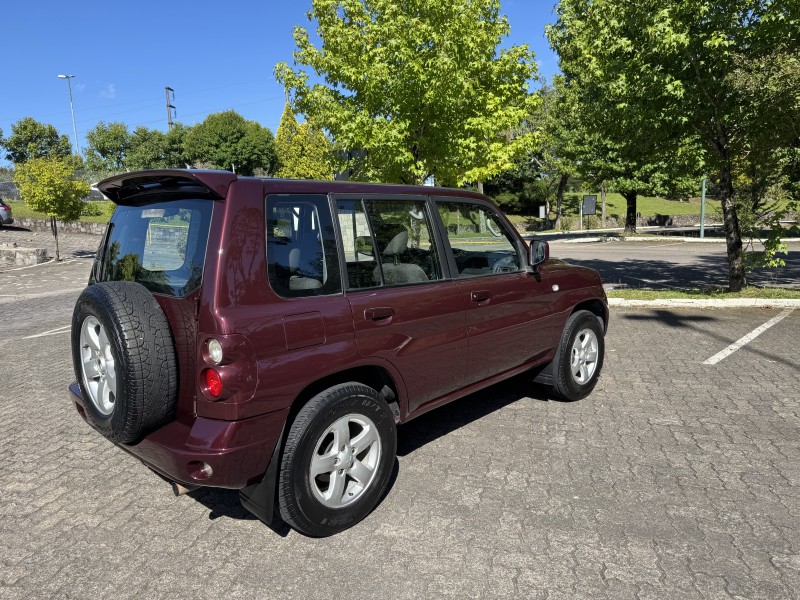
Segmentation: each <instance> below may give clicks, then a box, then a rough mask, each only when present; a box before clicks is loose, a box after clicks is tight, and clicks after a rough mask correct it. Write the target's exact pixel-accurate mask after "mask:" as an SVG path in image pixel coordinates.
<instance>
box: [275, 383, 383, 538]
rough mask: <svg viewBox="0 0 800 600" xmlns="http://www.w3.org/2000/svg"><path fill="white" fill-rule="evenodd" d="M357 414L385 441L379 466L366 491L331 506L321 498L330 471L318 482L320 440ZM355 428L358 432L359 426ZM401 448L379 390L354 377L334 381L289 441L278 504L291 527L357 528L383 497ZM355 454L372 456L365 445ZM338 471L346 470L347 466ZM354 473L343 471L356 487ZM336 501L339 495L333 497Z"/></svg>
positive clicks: (315, 533)
mask: <svg viewBox="0 0 800 600" xmlns="http://www.w3.org/2000/svg"><path fill="white" fill-rule="evenodd" d="M351 417H353V418H356V419H358V418H365V419H366V420H368V421H370V422H371V423H372V424H374V426H375V433H376V434H377V439H378V440H379V442H380V446H379V452H378V454H379V457H378V458H376V459H375V460H376V465H375V467H374V471H373V475H372V476H371V479H370V480H369V483H368V484H367V485H365V486H363V490H362V491H359V492H358V493H357V495H356V498H355V499H354V500H353V501H352V502H351V503H349V504H346V505H344V506H339V507H332V506H327V505H325V504H323V501H322V500H321V499H320V497H319V491H320V486H324V485H325V477H326V475H324V474H323V475H320V476H318V477H317V478H315V479H314V480H313V483H312V479H311V477H310V475H311V461H312V458H313V457H314V454H315V452H316V451H317V450H318V445H319V444H325V443H326V442H325V440H327V439H328V438H327V437H325V436H327V435H330V436H333V435H334V434H333V433H330V434H329V433H327V432H328V431H329V430H330V428H331V427H333V426H334V424H335V423H340V422H342V420H346V419H350V418H351ZM355 429H356V433H357V434H358V433H359V432H358V431H357V429H358V426H355ZM350 431H351V432H352V429H351V430H350ZM349 436H350V434H348V440H347V444H348V445H349V444H350V443H351V441H352V442H355V441H356V440H357V439H358V435H355V436H353V437H352V439H351V438H350V437H349ZM333 440H335V438H332V440H331V446H332V444H333ZM337 446H338V444H337ZM331 451H332V452H333V453H334V454H335V453H336V452H337V451H336V450H335V449H333V448H331ZM396 453H397V429H396V427H395V423H394V417H393V415H392V412H391V410H390V409H389V406H388V405H387V404H386V402H385V401H384V400H383V399H381V397H380V396H379V395H378V393H377V392H376V391H375V390H374V389H372V388H371V387H368V386H366V385H362V384H360V383H356V382H349V383H344V384H340V385H336V386H333V387H331V388H329V389H327V390H325V391H324V392H322V393H320V394H318V395H316V396H314V397H313V398H312V399H311V400H310V401H309V402H308V404H306V405H305V406H303V408H302V409H300V412H299V413H298V414H297V416H296V417H295V419H294V421H293V422H292V426H291V429H290V430H289V434H288V437H287V439H286V444H285V446H284V451H283V457H282V459H281V470H280V475H279V478H278V507H279V510H280V514H281V517H282V518H283V520H284V521H286V523H288V524H289V525H290V526H291V527H293V528H294V529H296V530H297V531H299V532H300V533H303V534H305V535H308V536H311V537H324V536H328V535H333V534H335V533H338V532H340V531H343V530H345V529H347V528H348V527H352V526H353V525H355V524H356V523H358V522H359V521H361V520H362V519H363V518H364V517H366V516H367V515H368V514H369V513H370V512H371V511H372V509H373V508H375V506H376V504H377V503H378V502H379V501H380V499H381V498H382V497H383V494H384V492H385V490H386V486H387V484H388V482H389V478H390V476H391V472H392V469H393V467H394V462H395V455H396ZM327 454H331V452H328V453H327ZM318 456H319V455H318ZM339 456H341V454H340V455H339ZM354 457H355V459H357V460H359V461H361V460H366V458H365V454H364V453H363V452H362V451H361V450H359V451H357V452H356V454H355V455H354ZM367 458H368V457H367ZM337 460H339V459H337ZM345 462H346V459H343V463H345ZM350 464H351V465H352V462H351V463H350ZM334 470H335V469H334ZM343 470H347V469H343ZM338 472H339V473H342V470H340V471H338ZM349 473H350V471H349V470H347V474H345V475H344V476H342V477H343V481H345V482H346V483H345V484H344V485H345V486H356V488H355V489H357V487H358V485H359V483H358V481H357V480H356V479H355V478H354V477H353V476H351V475H350V474H349ZM328 483H329V485H330V488H329V489H328V491H331V490H332V488H333V483H332V482H331V481H330V479H329V480H328ZM312 486H314V489H312ZM348 489H350V488H349V487H345V488H344V493H343V496H344V497H346V496H347V490H348ZM323 491H324V490H323ZM331 501H332V502H336V501H337V500H336V498H333V499H332V500H331Z"/></svg>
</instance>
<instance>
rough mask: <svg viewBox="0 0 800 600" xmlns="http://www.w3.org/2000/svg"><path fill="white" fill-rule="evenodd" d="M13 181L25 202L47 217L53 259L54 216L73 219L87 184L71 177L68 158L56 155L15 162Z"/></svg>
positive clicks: (86, 193)
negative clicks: (49, 226)
mask: <svg viewBox="0 0 800 600" xmlns="http://www.w3.org/2000/svg"><path fill="white" fill-rule="evenodd" d="M14 183H15V184H16V186H17V188H18V189H19V195H20V197H21V198H22V200H23V201H24V202H25V204H27V205H28V206H30V207H31V208H32V209H34V210H36V211H39V212H43V213H45V214H46V215H47V216H49V217H50V221H51V227H52V229H53V235H54V236H55V238H56V259H57V260H60V258H61V257H60V256H59V250H58V225H57V223H56V219H59V220H61V221H74V220H75V219H77V218H78V217H80V215H81V209H82V207H83V198H85V197H86V196H88V195H89V184H88V183H86V182H84V181H80V180H78V179H76V178H75V175H74V168H73V164H71V162H70V161H69V160H65V159H60V158H56V157H42V158H31V159H30V160H27V161H26V162H24V163H22V164H18V165H17V167H16V169H15V173H14Z"/></svg>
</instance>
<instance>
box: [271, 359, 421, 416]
mask: <svg viewBox="0 0 800 600" xmlns="http://www.w3.org/2000/svg"><path fill="white" fill-rule="evenodd" d="M349 381H355V382H357V383H362V384H364V385H366V386H369V387H371V388H372V389H374V390H375V391H376V392H378V393H379V394H380V395H381V397H382V398H384V400H386V401H387V402H392V401H397V403H398V406H399V407H400V411H401V414H405V411H404V410H403V408H404V398H403V394H402V390H400V389H399V386H398V385H397V383H396V382H395V379H394V377H393V376H392V374H391V373H390V372H389V370H388V369H386V368H384V367H382V366H380V365H375V364H369V365H362V366H358V367H353V368H351V369H345V370H343V371H337V372H335V373H330V374H328V375H325V376H324V377H321V378H319V379H317V380H316V381H314V382H312V383H310V384H308V385H307V386H306V387H305V388H303V390H302V391H301V392H300V393H299V394H298V395H297V396H296V397H295V399H294V402H292V406H291V407H290V409H289V415H288V416H287V418H286V422H287V423H291V422H292V420H293V419H294V417H295V416H296V415H297V413H298V412H299V411H300V409H301V408H303V406H305V404H306V403H307V402H308V401H309V400H311V398H313V397H314V396H316V395H317V394H319V393H320V392H322V391H324V390H327V389H328V388H330V387H332V386H334V385H338V384H340V383H347V382H349ZM384 387H387V388H388V390H389V391H388V392H386V393H381V392H382V390H383V389H384Z"/></svg>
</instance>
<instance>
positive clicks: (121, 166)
mask: <svg viewBox="0 0 800 600" xmlns="http://www.w3.org/2000/svg"><path fill="white" fill-rule="evenodd" d="M86 142H87V144H88V146H87V147H86V149H85V150H84V156H85V157H86V166H87V167H88V168H89V170H90V171H96V172H115V171H117V172H118V171H124V170H125V168H126V166H125V159H126V157H127V153H128V148H129V147H130V144H131V134H130V132H129V131H128V126H127V125H125V123H119V122H114V123H106V122H104V121H100V122H99V123H98V124H97V125H95V126H94V127H93V128H92V129H90V130H89V132H88V133H87V134H86Z"/></svg>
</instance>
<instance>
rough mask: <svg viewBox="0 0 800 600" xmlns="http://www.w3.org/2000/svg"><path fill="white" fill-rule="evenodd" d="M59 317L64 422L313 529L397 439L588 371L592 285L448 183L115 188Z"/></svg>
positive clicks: (328, 528)
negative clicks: (528, 387) (456, 413)
mask: <svg viewBox="0 0 800 600" xmlns="http://www.w3.org/2000/svg"><path fill="white" fill-rule="evenodd" d="M98 187H99V188H100V189H101V190H102V191H103V193H105V194H106V195H107V196H108V197H109V198H111V199H112V200H114V202H115V203H116V204H117V208H116V210H115V212H114V215H113V217H112V218H111V221H110V223H109V226H108V229H107V232H106V234H105V237H104V239H103V241H102V243H101V246H100V248H99V252H98V254H97V258H96V260H95V262H94V265H93V268H92V273H91V277H90V281H89V286H88V287H87V288H86V289H85V290H84V292H83V293H82V294H81V296H80V298H79V299H78V302H77V304H76V306H75V311H74V315H73V321H72V349H73V360H74V365H75V374H76V377H77V382H75V383H73V384H72V386H71V387H70V391H71V399H72V401H73V402H74V403H75V406H76V407H77V409H78V412H79V413H80V414H81V415H82V416H83V417H84V418H85V419H86V420H87V421H88V422H89V423H90V424H91V425H92V426H93V427H94V428H95V429H97V430H98V431H99V432H100V433H102V434H103V435H104V436H106V437H107V438H108V439H109V440H111V441H112V442H114V443H116V444H117V445H119V446H120V447H121V448H123V449H125V450H127V451H128V452H130V453H132V454H134V455H135V456H137V457H138V458H139V459H141V460H142V461H143V462H144V463H145V464H146V465H148V466H149V467H151V468H152V469H153V470H155V471H156V472H158V473H160V474H161V475H163V476H164V477H166V478H167V479H169V480H170V481H172V482H174V484H173V487H174V489H175V490H176V492H177V493H181V492H185V491H189V490H192V489H194V488H197V487H199V486H212V487H221V488H231V489H236V490H239V494H240V498H241V500H242V503H243V504H244V506H245V507H246V508H247V509H248V510H249V511H251V512H252V513H253V514H255V515H256V516H257V517H259V518H260V519H262V520H263V521H264V522H266V523H270V522H271V521H272V518H273V509H274V507H277V508H278V510H279V512H280V516H281V517H282V518H283V519H284V520H285V521H286V522H287V523H288V524H289V525H291V526H292V527H294V528H295V529H297V530H298V531H300V532H302V533H305V534H307V535H311V536H324V535H330V534H333V533H336V532H339V531H342V530H343V529H346V528H347V527H350V526H351V525H353V524H354V523H356V522H358V521H359V520H361V519H362V518H364V517H365V516H366V515H367V514H369V512H370V511H371V510H372V509H373V508H374V506H375V504H376V503H377V502H378V500H379V499H380V497H381V495H382V494H383V493H384V491H385V488H386V487H387V484H388V480H389V476H390V473H391V471H392V468H393V465H394V461H395V450H396V439H397V433H396V426H397V425H398V424H402V423H405V422H406V421H408V420H410V419H412V418H414V417H416V416H418V415H421V414H423V413H425V412H427V411H429V410H432V409H434V408H436V407H437V406H441V405H442V404H444V403H446V402H450V401H451V400H454V399H456V398H459V397H461V396H465V395H467V394H470V393H472V392H475V391H476V390H479V389H481V388H485V387H487V386H489V385H492V384H493V383H496V382H498V381H501V380H503V379H506V378H508V377H511V376H514V375H517V374H519V373H522V372H523V371H529V370H530V371H532V373H533V375H534V376H535V378H536V380H537V381H539V382H541V383H545V384H547V385H550V386H551V387H552V389H553V391H554V393H555V394H557V395H558V396H560V397H562V398H565V399H568V400H576V399H579V398H582V397H584V396H586V395H587V394H589V392H590V391H591V390H592V389H593V388H594V386H595V383H596V382H597V378H598V376H599V374H600V370H601V367H602V364H603V352H604V345H603V339H604V334H605V329H606V326H607V323H608V306H607V302H606V297H605V294H604V293H603V288H602V286H601V282H600V277H599V276H598V274H597V273H596V272H594V271H592V270H589V269H585V268H580V267H575V266H571V265H568V264H567V263H565V262H562V261H560V260H555V259H552V258H550V257H549V250H548V246H547V243H546V242H542V241H534V242H533V243H532V244H531V245H530V246H528V245H527V244H526V243H525V242H524V241H523V240H522V239H521V237H520V236H519V234H518V233H517V232H516V231H515V229H514V228H513V227H512V226H511V225H510V224H509V222H508V221H507V220H506V219H505V218H504V217H503V215H502V214H501V213H500V212H499V211H498V210H497V208H496V207H495V206H494V205H493V204H492V203H491V202H489V200H488V199H487V198H485V197H484V196H481V195H479V194H474V193H471V192H466V191H463V190H454V189H439V188H430V187H411V186H388V185H373V184H360V183H344V182H312V181H282V180H270V179H256V178H244V177H237V176H236V175H235V174H233V173H228V172H218V171H184V170H161V171H145V172H137V173H129V174H126V175H120V176H117V177H113V178H111V179H107V180H105V181H103V182H102V183H100V184H99V186H98Z"/></svg>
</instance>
